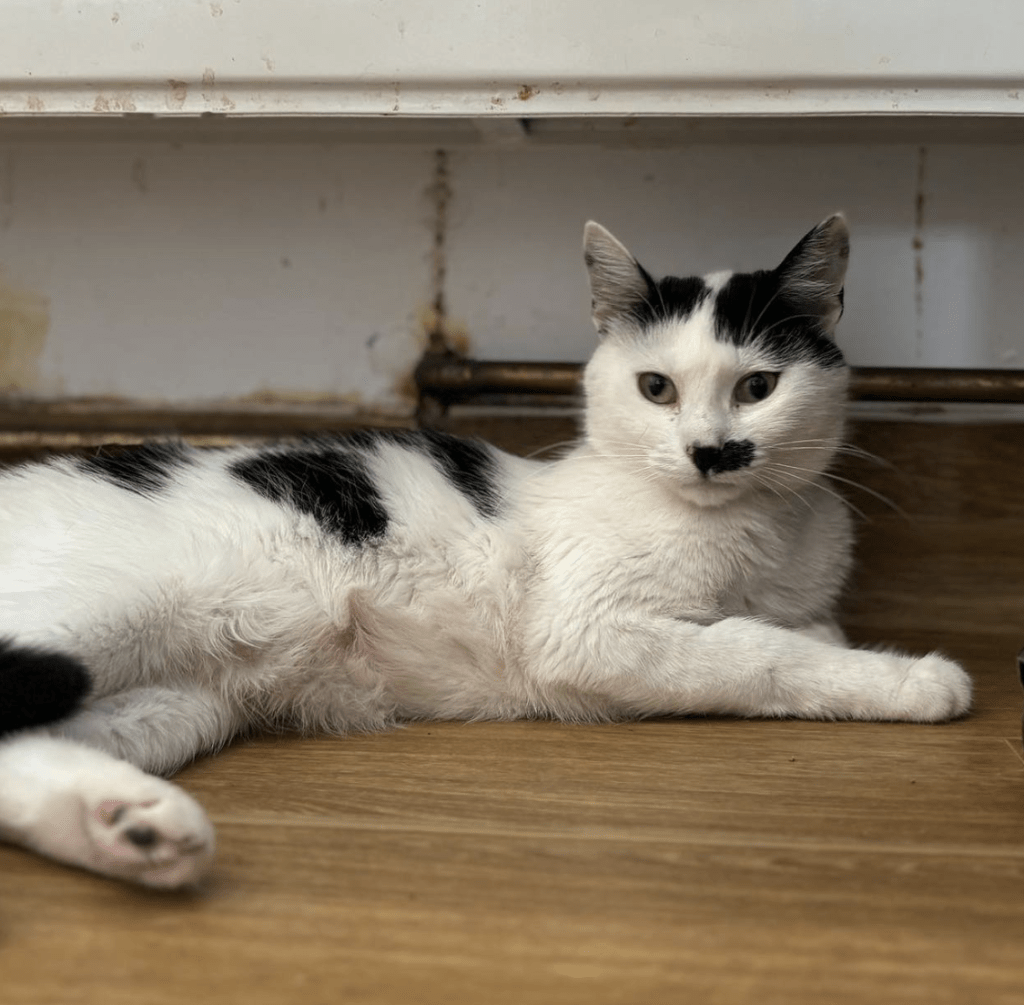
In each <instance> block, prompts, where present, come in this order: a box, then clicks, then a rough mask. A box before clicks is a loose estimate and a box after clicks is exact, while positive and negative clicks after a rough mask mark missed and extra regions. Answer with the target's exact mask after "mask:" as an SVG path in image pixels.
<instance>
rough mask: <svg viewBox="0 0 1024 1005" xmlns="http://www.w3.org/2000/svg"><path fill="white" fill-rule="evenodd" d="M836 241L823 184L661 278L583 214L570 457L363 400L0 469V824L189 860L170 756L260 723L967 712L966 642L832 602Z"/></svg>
mask: <svg viewBox="0 0 1024 1005" xmlns="http://www.w3.org/2000/svg"><path fill="white" fill-rule="evenodd" d="M848 255H849V235H848V229H847V225H846V222H845V220H844V218H843V217H842V216H841V215H838V214H837V215H834V216H831V217H829V218H828V219H826V220H825V221H824V222H822V223H821V224H819V225H818V226H817V227H815V228H814V229H813V230H811V231H810V232H809V233H808V234H807V235H806V236H805V237H804V238H803V239H802V240H801V241H800V242H799V243H798V244H797V245H796V247H795V248H793V250H792V251H791V252H790V253H789V254H788V255H787V256H786V258H785V259H784V260H783V262H782V264H781V265H779V266H778V267H777V268H775V269H774V270H770V271H761V272H754V273H751V274H737V273H729V272H717V273H713V274H711V275H708V276H705V277H703V278H688V279H679V278H666V279H662V280H660V281H655V280H654V279H653V278H652V277H651V276H650V275H649V274H648V273H647V272H646V271H645V270H644V269H643V267H642V266H640V264H639V263H638V262H637V261H636V260H635V259H634V257H633V256H632V255H631V254H630V253H629V251H627V250H626V248H625V247H624V246H623V245H622V244H621V243H619V241H618V240H616V238H614V237H613V236H612V235H611V234H610V233H609V232H608V231H607V230H605V229H604V228H602V227H601V226H600V225H598V224H596V223H588V224H587V226H586V229H585V234H584V259H585V264H586V267H587V270H588V273H589V278H590V287H591V294H592V306H593V321H594V324H595V326H596V328H597V332H598V335H599V340H598V345H597V347H596V350H595V352H594V354H593V357H592V359H591V360H590V362H589V364H588V365H587V367H586V371H585V377H584V388H585V416H584V418H585V423H584V432H583V435H582V437H581V439H580V441H579V443H578V444H577V445H575V446H574V447H573V448H572V449H570V450H569V451H568V452H567V453H566V454H565V455H564V456H562V457H560V458H559V459H557V460H553V461H538V460H528V459H522V458H518V457H514V456H511V455H508V454H505V453H502V452H501V451H499V450H497V449H495V448H494V447H491V446H489V445H487V444H485V443H482V442H478V441H474V440H465V439H458V438H456V437H453V436H450V435H447V434H444V433H441V432H436V431H429V430H425V431H377V432H361V433H356V434H353V435H349V436H340V435H339V436H336V437H324V438H313V439H306V440H301V441H297V442H289V443H278V444H274V445H267V446H259V447H251V446H245V447H234V448H224V449H217V450H199V449H195V448H190V447H188V446H186V445H183V444H181V443H173V442H166V443H152V444H149V445H147V446H144V447H142V448H141V449H138V450H135V451H131V452H116V453H112V452H110V451H109V450H107V451H101V452H100V453H98V454H96V455H95V456H90V457H78V458H68V457H65V458H60V459H51V460H49V461H46V462H37V463H33V464H28V465H24V466H21V467H16V468H12V469H10V470H7V471H5V472H3V473H2V474H0V732H3V733H4V738H3V740H2V741H0V835H2V836H3V837H4V838H5V839H7V840H8V841H12V842H16V843H20V844H22V845H24V846H26V847H29V848H32V849H35V850H37V851H39V852H41V853H42V854H44V855H49V856H51V857H52V858H54V859H58V860H60V861H62V862H65V863H69V864H72V865H76V866H80V867H84V868H87V869H91V870H94V871H96V872H99V873H103V874H105V875H107V876H112V877H117V878H120V879H125V880H133V881H136V882H139V883H142V884H146V885H149V886H151V887H163V888H173V887H179V886H183V885H187V884H192V883H195V882H196V881H198V880H199V879H201V878H202V877H203V876H204V875H205V874H206V873H207V872H208V871H209V869H210V865H211V861H212V857H213V850H214V834H213V829H212V827H211V825H210V823H209V821H208V819H207V817H206V815H205V813H204V812H203V810H202V809H201V808H200V807H199V806H198V804H197V803H196V802H195V801H194V800H192V799H191V798H190V797H189V796H188V795H187V794H186V793H185V792H183V791H182V790H181V789H180V788H179V787H177V786H175V785H173V784H172V783H170V782H167V781H165V780H163V779H162V778H160V777H157V776H159V775H167V774H170V773H172V772H173V771H174V770H175V769H177V768H179V767H181V766H182V765H184V764H186V763H188V762H189V761H190V760H192V759H193V758H194V757H196V756H197V755H199V754H203V753H207V752H211V751H215V750H217V749H218V748H219V747H221V746H223V745H224V744H225V743H227V742H228V741H229V740H230V739H231V738H232V737H234V736H237V735H239V734H243V733H246V732H251V731H257V730H261V729H271V730H282V729H287V730H297V731H301V732H303V733H312V732H317V731H326V732H331V733H344V732H346V731H349V730H376V729H382V728H384V727H387V726H388V725H390V724H393V723H396V722H398V721H401V720H411V719H425V718H439V719H467V720H469V719H513V718H520V717H552V718H556V719H562V720H567V721H591V722H592V721H610V720H621V719H629V718H639V717H646V716H665V715H691V714H693V715H702V714H718V715H734V716H766V717H779V716H794V717H802V718H812V719H876V720H913V721H919V722H937V721H942V720H946V719H950V718H952V717H955V716H959V715H962V714H964V713H965V712H966V711H967V709H968V706H969V704H970V694H971V684H970V679H969V677H968V676H967V674H966V673H965V672H964V671H963V670H962V669H961V668H960V667H959V666H958V665H956V664H955V663H953V662H950V661H948V660H946V659H945V658H943V657H941V656H939V655H936V654H932V655H929V656H924V657H921V658H915V657H911V656H904V655H899V654H896V653H893V652H882V651H867V650H863V649H852V648H849V647H848V646H847V645H846V643H845V641H844V638H843V635H842V632H841V631H840V629H839V627H838V626H837V624H836V621H835V620H834V618H835V609H836V605H837V601H838V600H839V597H840V594H841V592H842V590H843V587H844V583H845V581H846V579H847V574H848V572H849V570H850V565H851V547H852V532H851V521H850V518H849V516H848V514H847V508H846V506H845V505H844V502H843V501H842V499H841V498H840V497H839V496H838V494H837V493H836V492H835V491H834V490H833V489H832V488H830V486H829V483H828V479H827V471H828V468H829V466H830V465H831V464H832V463H833V460H834V459H835V457H836V454H837V451H838V450H839V448H840V446H841V444H842V441H843V435H844V399H845V395H846V387H847V377H848V372H847V369H846V366H845V363H844V359H843V355H842V353H841V352H840V350H839V348H838V347H837V345H836V342H835V327H836V323H837V322H838V320H839V317H840V315H841V313H842V311H843V287H844V279H845V274H846V266H847V259H848Z"/></svg>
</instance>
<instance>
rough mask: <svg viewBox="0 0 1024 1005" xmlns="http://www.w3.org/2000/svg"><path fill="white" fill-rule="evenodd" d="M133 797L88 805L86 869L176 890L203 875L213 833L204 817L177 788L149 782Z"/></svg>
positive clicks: (166, 784)
mask: <svg viewBox="0 0 1024 1005" xmlns="http://www.w3.org/2000/svg"><path fill="white" fill-rule="evenodd" d="M147 782H148V783H149V784H147V786H146V788H147V789H148V790H149V791H146V792H142V793H137V794H135V796H134V798H105V799H99V800H97V801H94V802H91V804H90V803H87V805H86V807H85V820H84V823H85V832H86V836H87V841H88V845H89V853H88V857H89V862H88V867H89V868H91V869H94V870H95V871H97V872H101V873H103V874H104V875H106V876H114V877H116V878H118V879H125V880H130V881H133V882H136V883H142V884H143V885H145V886H151V887H157V888H162V889H175V888H177V887H182V886H189V885H192V884H194V883H196V882H198V881H199V880H200V879H202V878H203V876H205V875H206V873H207V872H208V871H209V868H210V865H211V863H212V861H213V852H214V844H215V842H214V833H213V827H212V825H211V824H210V821H209V820H208V819H207V816H206V814H205V813H204V812H203V810H202V808H201V807H200V806H199V804H198V803H197V802H195V800H193V799H192V798H191V797H190V796H188V795H187V794H186V793H184V792H183V791H182V790H181V789H179V788H177V787H176V786H174V785H171V784H169V783H167V782H163V781H161V780H159V779H155V778H154V779H147Z"/></svg>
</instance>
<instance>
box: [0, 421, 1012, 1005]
mask: <svg viewBox="0 0 1024 1005" xmlns="http://www.w3.org/2000/svg"><path fill="white" fill-rule="evenodd" d="M498 426H500V423H497V425H496V424H495V422H491V423H490V428H489V429H488V430H487V432H488V433H489V434H490V435H491V436H495V437H496V438H501V437H502V436H504V438H505V442H506V443H510V444H512V445H515V444H516V443H518V444H519V445H520V447H521V448H523V449H526V448H527V444H529V449H532V448H533V447H534V446H536V445H537V443H538V441H540V440H544V439H547V440H548V441H549V442H550V441H553V440H556V439H564V438H566V437H567V435H568V434H569V432H570V431H569V430H566V428H565V423H564V421H563V420H559V421H557V422H554V423H551V422H549V423H547V424H546V425H544V426H543V428H539V427H537V426H534V427H533V428H532V429H527V428H524V423H523V421H522V420H516V426H518V428H513V427H512V426H505V427H504V429H501V428H498ZM478 428H480V427H479V426H478ZM856 435H857V438H858V442H860V443H863V444H864V445H865V446H867V448H868V449H869V450H872V451H873V452H875V453H878V454H882V455H883V456H884V457H885V458H886V459H887V460H889V461H891V462H892V464H893V465H894V467H893V468H887V467H880V466H878V465H875V464H867V463H864V462H861V461H859V460H856V461H854V462H852V463H850V464H848V465H847V466H846V467H844V469H843V474H844V476H848V477H850V478H854V479H856V480H858V481H863V482H864V483H865V484H867V485H868V486H869V487H871V488H873V489H876V490H877V491H880V492H883V493H884V494H887V495H890V496H892V497H893V498H894V501H895V502H896V503H897V504H898V505H899V506H901V507H902V508H903V509H904V510H905V511H906V512H907V514H908V516H899V515H894V514H893V513H892V512H891V511H890V510H888V509H887V508H886V507H884V506H882V505H881V504H878V505H877V506H876V500H874V498H873V497H870V496H868V497H867V502H866V504H865V506H864V509H865V513H866V515H867V518H868V519H867V520H865V522H864V523H863V524H862V527H861V548H860V564H859V567H858V571H857V574H856V577H855V580H854V582H853V583H852V584H851V589H850V593H849V597H848V601H847V604H846V618H845V621H846V626H847V629H848V630H849V631H850V633H851V635H853V636H854V637H855V638H856V639H857V640H858V641H862V642H870V643H879V642H884V643H887V644H890V645H899V646H902V647H905V648H909V649H914V650H919V651H923V650H926V649H930V648H934V647H940V648H942V649H943V650H944V651H946V652H948V653H950V654H951V655H954V656H956V657H957V658H959V659H962V660H964V661H965V663H966V664H967V666H968V667H969V669H970V670H971V672H972V674H973V676H974V678H975V681H976V687H977V704H976V708H975V710H974V712H973V713H972V714H971V715H970V716H969V717H968V718H966V719H964V720H962V721H959V722H955V723H951V724H948V725H944V726H912V725H906V724H885V723H814V722H810V723H808V722H790V721H736V720H728V719H681V720H671V721H668V720H661V721H651V722H643V723H628V724H621V725H615V726H566V725H561V724H557V723H550V722H517V723H478V724H458V723H418V724H415V725H411V726H408V727H406V728H404V729H400V730H396V731H394V732H391V733H386V734H379V735H372V736H352V737H347V738H314V739H300V738H294V737H267V738H259V739H252V740H247V741H244V742H239V743H236V744H234V745H233V746H232V747H231V748H229V749H228V750H226V751H225V752H223V753H222V754H221V755H220V756H219V757H217V758H212V759H206V760H203V761H201V762H199V763H197V764H195V765H193V766H192V767H190V768H189V769H188V770H186V771H185V772H183V773H182V775H181V782H182V784H183V785H184V786H185V787H186V788H187V789H188V790H189V791H191V792H193V793H194V794H195V795H196V796H197V797H198V798H200V799H201V800H202V801H203V803H204V804H205V805H206V806H207V807H208V809H209V810H210V813H211V816H212V817H213V819H214V821H215V823H216V824H217V826H218V831H219V838H220V856H219V862H218V866H217V869H216V873H215V875H214V877H213V879H212V880H211V882H210V883H209V884H208V885H207V886H206V887H205V888H204V889H202V890H200V891H198V892H196V893H193V894H182V895H171V896H167V895H157V894H153V893H147V892H145V891H139V890H135V889H132V888H129V887H125V886H119V885H116V884H113V883H109V882H107V881H104V880H100V879H97V878H94V877H91V876H88V875H85V874H82V873H77V872H74V871H71V870H67V869H64V868H62V867H59V866H57V865H54V864H52V863H49V862H45V861H42V860H40V859H36V858H34V857H32V856H30V855H28V854H26V853H24V852H22V851H20V850H18V849H14V848H7V847H0V875H2V876H3V885H2V887H0V981H2V983H0V1001H2V1002H4V1003H5V1005H7V1003H10V1005H53V1003H83V1005H93V1003H100V1002H102V1003H104V1005H122V1003H123V1005H129V1003H131V1005H138V1003H140V1002H143V1003H153V1005H163V1003H168V1005H170V1003H175V1005H178V1003H181V1002H183V1001H184V1002H190V1003H194V1005H206V1003H212V1002H218V1003H221V1002H246V1003H253V1005H262V1003H272V1002H273V1003H278V1002H282V1003H283V1002H296V1001H301V1002H303V1003H310V1005H318V1003H324V1005H327V1003H337V1002H366V1003H396V1005H397V1003H411V1002H416V1003H421V1002H422V1003H442V1002H444V1003H461V1002H466V1003H492V1002H493V1003H505V1002H508V1003H517V1005H518V1003H526V1005H529V1003H534V1002H536V1003H553V1002H559V1003H561V1002H565V1003H580V1005H584V1003H586V1005H593V1003H623V1005H627V1003H628V1005H635V1003H637V1002H671V1003H678V1002H697V1003H701V1005H706V1003H712V1005H719V1003H720V1005H731V1003H747V1002H750V1003H753V1002H758V1003H765V1002H767V1003H776V1002H777V1003H785V1005H802V1003H814V1005H821V1003H825V1002H827V1003H829V1005H831V1003H847V1002H849V1003H862V1002H863V1003H867V1002H870V1003H888V1002H922V1003H925V1002H927V1003H951V1005H952V1003H957V1005H959V1003H985V1005H1004V1003H1005V1005H1011V1003H1013V1005H1017V1003H1019V1002H1021V1001H1022V1000H1024V904H1022V897H1021V894H1022V891H1024V758H1022V754H1021V738H1020V711H1021V692H1020V685H1019V682H1018V680H1017V675H1016V664H1015V654H1016V651H1017V649H1018V648H1019V646H1020V643H1021V642H1024V617H1022V615H1024V604H1022V602H1021V601H1022V596H1021V594H1022V587H1021V584H1022V583H1024V521H1022V520H1021V517H1022V516H1024V514H1022V513H1021V512H1020V511H1021V507H1022V505H1024V503H1022V500H1024V491H1022V490H1024V463H1022V460H1024V456H1022V455H1024V432H1022V431H1021V430H1020V427H981V426H978V427H955V428H951V427H949V426H899V425H891V424H871V425H869V426H866V427H861V428H858V429H857V431H856Z"/></svg>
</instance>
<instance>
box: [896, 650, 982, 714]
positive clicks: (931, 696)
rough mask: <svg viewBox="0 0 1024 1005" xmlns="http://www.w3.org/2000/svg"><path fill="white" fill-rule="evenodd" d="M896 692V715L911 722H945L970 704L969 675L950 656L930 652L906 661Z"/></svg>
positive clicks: (965, 709)
mask: <svg viewBox="0 0 1024 1005" xmlns="http://www.w3.org/2000/svg"><path fill="white" fill-rule="evenodd" d="M904 666H905V669H904V674H903V679H902V681H901V683H900V684H899V687H898V689H897V691H896V695H895V708H894V711H895V712H896V717H897V718H900V719H909V720H911V721H913V722H945V721H946V720H947V719H955V718H956V717H957V716H960V715H964V714H965V713H966V712H967V710H968V709H969V708H970V707H971V678H970V677H968V676H967V674H966V673H965V672H964V670H963V669H962V668H961V667H960V666H959V665H958V664H956V663H954V662H953V661H952V660H947V659H945V657H942V656H939V655H938V654H937V653H932V654H931V655H929V656H922V657H921V658H920V659H913V660H911V659H907V660H906V661H905V664H904Z"/></svg>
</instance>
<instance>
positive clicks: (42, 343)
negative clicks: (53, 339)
mask: <svg viewBox="0 0 1024 1005" xmlns="http://www.w3.org/2000/svg"><path fill="white" fill-rule="evenodd" d="M49 331H50V301H49V300H48V299H47V298H46V297H45V296H43V295H42V294H41V293H35V292H34V291H32V290H25V289H20V288H19V287H17V286H14V285H13V284H12V283H10V282H9V281H8V280H7V279H5V278H4V277H3V276H0V391H34V390H37V388H38V383H39V358H40V357H41V356H42V354H43V349H44V348H45V347H46V336H47V334H48V333H49Z"/></svg>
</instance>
